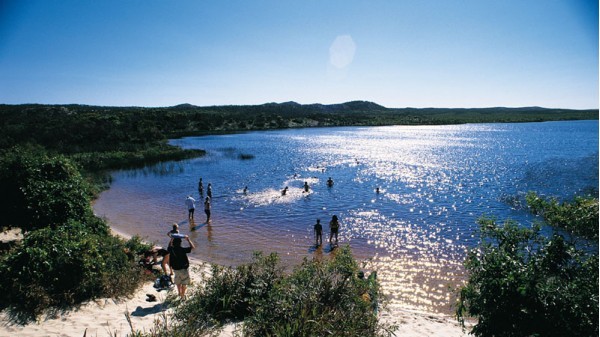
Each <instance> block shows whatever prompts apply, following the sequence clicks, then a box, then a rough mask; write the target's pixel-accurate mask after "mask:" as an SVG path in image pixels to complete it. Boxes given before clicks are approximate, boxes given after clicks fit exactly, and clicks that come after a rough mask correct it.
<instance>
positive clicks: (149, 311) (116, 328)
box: [0, 231, 467, 337]
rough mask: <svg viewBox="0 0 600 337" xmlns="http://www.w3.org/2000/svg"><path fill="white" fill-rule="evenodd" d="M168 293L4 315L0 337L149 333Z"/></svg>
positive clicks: (431, 320)
mask: <svg viewBox="0 0 600 337" xmlns="http://www.w3.org/2000/svg"><path fill="white" fill-rule="evenodd" d="M115 234H117V235H121V236H123V237H128V235H126V234H125V233H119V232H116V231H115ZM13 235H16V234H15V233H11V234H8V233H2V235H1V236H0V237H1V238H2V240H10V239H11V238H12V236H13ZM192 264H193V265H194V267H193V270H194V273H193V276H192V278H193V282H194V283H198V282H202V276H201V272H200V265H201V264H202V261H198V260H192ZM146 294H154V295H155V296H156V298H157V301H156V302H147V301H146V298H147V296H146ZM166 295H167V294H166V292H165V291H162V292H157V291H156V289H154V287H153V283H152V282H147V283H145V284H144V285H143V286H142V287H141V288H140V289H138V290H137V291H136V292H135V293H134V294H133V295H132V296H131V298H127V299H121V300H115V299H110V298H106V299H97V300H94V301H90V302H88V303H85V304H83V305H81V306H80V307H78V308H75V309H73V310H72V311H70V312H67V313H64V314H63V315H60V316H59V317H42V318H40V320H39V321H38V322H36V323H30V324H27V325H17V324H14V323H12V322H10V321H9V320H8V318H7V315H6V313H4V312H1V313H0V321H1V322H2V324H1V325H0V336H21V337H34V336H35V337H40V336H49V337H57V336H65V337H71V336H72V337H81V336H83V335H84V333H87V335H86V336H87V337H104V336H120V337H125V336H127V334H129V333H130V332H131V327H130V324H129V322H128V320H127V314H129V317H130V319H131V325H132V326H133V328H134V329H136V330H142V331H149V330H150V329H151V328H152V327H153V326H154V321H155V320H160V319H161V318H162V317H163V315H165V314H167V315H168V314H169V309H168V308H166V306H163V304H162V303H163V300H164V299H165V298H166ZM381 319H383V320H386V321H391V322H394V323H395V324H397V325H398V326H399V328H398V330H397V331H396V335H397V336H407V337H417V336H444V337H465V336H467V333H466V332H464V331H462V329H461V328H460V326H459V325H458V323H457V322H456V320H455V319H454V318H453V317H450V316H444V315H437V314H427V313H418V312H411V311H408V310H403V309H402V308H390V310H389V312H386V313H383V314H382V316H381ZM235 329H236V326H235V325H230V326H227V327H226V328H225V330H224V331H223V332H222V333H221V335H220V336H221V337H229V336H233V335H234V331H235Z"/></svg>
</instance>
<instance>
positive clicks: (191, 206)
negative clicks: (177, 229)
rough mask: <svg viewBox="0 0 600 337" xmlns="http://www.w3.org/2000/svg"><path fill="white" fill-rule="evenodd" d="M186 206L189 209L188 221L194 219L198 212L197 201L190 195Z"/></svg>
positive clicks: (186, 200)
mask: <svg viewBox="0 0 600 337" xmlns="http://www.w3.org/2000/svg"><path fill="white" fill-rule="evenodd" d="M185 204H186V206H187V208H188V219H193V218H194V210H196V199H194V198H192V196H191V195H188V197H187V199H185Z"/></svg>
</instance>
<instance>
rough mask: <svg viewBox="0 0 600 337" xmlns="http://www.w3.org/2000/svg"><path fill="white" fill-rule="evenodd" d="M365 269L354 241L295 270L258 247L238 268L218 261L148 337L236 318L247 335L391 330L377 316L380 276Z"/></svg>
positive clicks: (204, 330) (187, 332)
mask: <svg viewBox="0 0 600 337" xmlns="http://www.w3.org/2000/svg"><path fill="white" fill-rule="evenodd" d="M359 272H360V270H359V267H358V264H357V263H356V261H355V260H354V259H353V258H352V255H351V252H350V248H349V247H343V248H340V249H339V251H337V253H336V254H335V255H334V256H333V258H332V259H331V260H330V261H326V262H320V261H316V260H313V261H309V260H306V259H305V260H304V262H303V263H302V264H301V265H300V266H298V267H296V268H295V269H294V270H293V272H292V273H291V274H289V275H287V274H285V273H284V272H283V271H282V269H281V267H279V266H278V257H277V255H275V254H271V255H268V256H264V255H262V254H260V253H257V254H256V255H255V258H254V260H253V262H252V263H249V264H246V265H242V266H239V267H236V268H225V267H218V266H213V267H212V275H211V277H210V278H208V279H207V280H206V281H205V282H204V283H203V284H202V285H200V286H199V287H198V288H195V289H192V292H191V296H190V298H188V299H187V300H186V301H184V302H179V304H178V306H177V307H176V308H175V312H174V316H173V318H174V321H170V322H168V323H170V324H167V319H166V318H165V319H164V322H162V323H159V324H157V326H156V327H155V329H153V331H152V332H151V333H149V334H147V335H146V336H202V335H206V334H210V333H215V332H216V331H218V330H219V329H220V327H222V325H223V324H226V323H228V322H235V321H237V322H240V321H241V322H243V332H242V334H243V335H244V336H327V335H335V336H382V335H386V334H387V335H391V333H390V332H389V331H391V328H392V327H388V326H386V325H384V324H381V323H379V322H378V319H377V310H378V303H380V302H381V297H380V293H379V286H378V283H377V280H376V278H375V277H370V278H367V279H365V278H360V277H358V275H359ZM372 275H375V274H372ZM136 336H141V334H140V333H139V332H137V335H136Z"/></svg>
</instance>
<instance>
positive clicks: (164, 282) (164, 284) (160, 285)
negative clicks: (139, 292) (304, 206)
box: [154, 275, 173, 291]
mask: <svg viewBox="0 0 600 337" xmlns="http://www.w3.org/2000/svg"><path fill="white" fill-rule="evenodd" d="M172 286H173V282H171V277H170V276H169V275H163V276H161V277H159V278H157V279H156V281H154V288H156V289H157V290H158V291H161V290H163V289H169V288H170V287H172Z"/></svg>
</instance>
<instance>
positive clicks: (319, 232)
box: [315, 219, 323, 246]
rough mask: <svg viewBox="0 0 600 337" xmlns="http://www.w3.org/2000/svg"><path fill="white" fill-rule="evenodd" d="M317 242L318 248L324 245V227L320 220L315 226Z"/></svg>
mask: <svg viewBox="0 0 600 337" xmlns="http://www.w3.org/2000/svg"><path fill="white" fill-rule="evenodd" d="M315 241H316V245H317V246H319V245H322V244H323V226H322V225H321V220H319V219H317V223H316V224H315Z"/></svg>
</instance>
